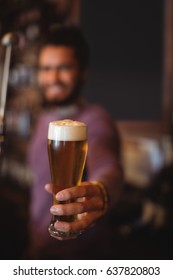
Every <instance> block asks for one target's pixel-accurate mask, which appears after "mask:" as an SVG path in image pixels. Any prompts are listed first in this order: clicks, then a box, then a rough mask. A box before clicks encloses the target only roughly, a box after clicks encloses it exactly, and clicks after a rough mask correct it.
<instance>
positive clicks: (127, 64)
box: [81, 0, 164, 120]
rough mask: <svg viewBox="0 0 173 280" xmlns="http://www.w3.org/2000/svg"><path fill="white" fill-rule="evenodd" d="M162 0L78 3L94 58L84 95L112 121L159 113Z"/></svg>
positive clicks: (157, 116) (153, 116) (151, 117)
mask: <svg viewBox="0 0 173 280" xmlns="http://www.w3.org/2000/svg"><path fill="white" fill-rule="evenodd" d="M163 2H164V1H163V0H152V1H150V0H146V1H139V0H131V1H129V0H124V1H115V0H109V1H106V2H105V1H103V0H95V1H92V3H91V1H87V0H82V1H81V26H82V29H83V31H84V32H85V34H86V37H87V38H88V40H89V43H90V47H91V52H92V57H91V64H90V71H89V81H88V83H87V85H86V88H85V91H84V94H85V95H86V96H87V98H88V99H89V100H91V101H94V102H98V101H99V103H101V104H103V105H104V106H105V107H106V108H107V109H108V110H109V111H110V113H111V115H112V116H113V118H114V119H118V120H127V119H128V120H137V119H140V120H158V119H160V118H161V116H162V109H163V108H162V107H163V104H162V94H163V92H162V87H163V78H162V76H163V13H164V9H163Z"/></svg>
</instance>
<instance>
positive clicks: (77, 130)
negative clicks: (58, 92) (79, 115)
mask: <svg viewBox="0 0 173 280" xmlns="http://www.w3.org/2000/svg"><path fill="white" fill-rule="evenodd" d="M87 148H88V143H87V126H86V124H85V123H82V122H77V121H72V120H61V121H53V122H50V123H49V128H48V156H49V164H50V171H51V179H52V183H53V185H54V187H53V204H58V203H71V202H74V201H65V202H58V201H57V200H56V198H55V195H56V194H57V192H59V191H61V190H63V189H66V188H70V187H72V186H76V185H78V184H80V182H81V179H82V175H83V170H84V165H85V160H86V155H87ZM76 219H77V215H71V216H57V215H52V219H51V222H50V225H49V227H48V230H49V233H50V235H51V236H54V237H62V238H69V237H70V238H75V237H77V236H78V235H79V234H80V232H70V233H65V232H60V231H57V230H56V229H55V228H54V223H55V222H56V221H57V220H58V221H66V222H72V221H75V220H76Z"/></svg>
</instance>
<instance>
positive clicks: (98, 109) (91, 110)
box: [83, 103, 111, 118]
mask: <svg viewBox="0 0 173 280" xmlns="http://www.w3.org/2000/svg"><path fill="white" fill-rule="evenodd" d="M83 113H84V114H88V115H89V116H90V117H92V118H93V117H95V118H100V117H102V118H111V117H110V114H109V112H108V111H107V110H106V109H105V108H104V107H103V106H102V105H100V104H94V103H89V104H87V106H86V107H85V109H84V111H83Z"/></svg>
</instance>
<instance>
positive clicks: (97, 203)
mask: <svg viewBox="0 0 173 280" xmlns="http://www.w3.org/2000/svg"><path fill="white" fill-rule="evenodd" d="M45 189H46V190H47V191H48V192H50V193H52V189H53V185H52V184H47V185H46V186H45ZM56 199H57V200H58V201H63V202H64V201H69V200H74V199H75V200H76V202H73V203H69V202H67V203H65V204H56V205H53V206H52V207H51V208H50V212H51V214H53V215H57V216H64V215H65V216H66V215H67V216H68V215H69V216H70V215H78V219H77V220H76V221H73V222H63V221H57V222H56V223H55V224H54V226H55V228H56V229H57V230H59V231H62V232H76V231H84V230H86V229H87V228H89V227H91V226H92V225H93V224H94V223H95V222H96V221H97V219H98V218H100V217H101V216H102V215H103V213H104V211H103V209H104V203H105V201H104V195H103V192H102V190H101V188H100V187H99V185H97V183H92V182H82V183H81V184H80V185H79V186H74V187H71V188H68V189H64V190H62V191H60V192H58V193H57V194H56ZM57 239H59V240H62V238H58V237H57Z"/></svg>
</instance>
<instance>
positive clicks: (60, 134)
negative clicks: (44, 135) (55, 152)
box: [48, 119, 87, 141]
mask: <svg viewBox="0 0 173 280" xmlns="http://www.w3.org/2000/svg"><path fill="white" fill-rule="evenodd" d="M48 139H50V140H56V141H83V140H86V139H87V125H86V124H85V123H83V122H79V121H73V120H69V119H65V120H59V121H53V122H50V123H49V129H48Z"/></svg>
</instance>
